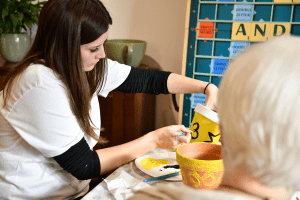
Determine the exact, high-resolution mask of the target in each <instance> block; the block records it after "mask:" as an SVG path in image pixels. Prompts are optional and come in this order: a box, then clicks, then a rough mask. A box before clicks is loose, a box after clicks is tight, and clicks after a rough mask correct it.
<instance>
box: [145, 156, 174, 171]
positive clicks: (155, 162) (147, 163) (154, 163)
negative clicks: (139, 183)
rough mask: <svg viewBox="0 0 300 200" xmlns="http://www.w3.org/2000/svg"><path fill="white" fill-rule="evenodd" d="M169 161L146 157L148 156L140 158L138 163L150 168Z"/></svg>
mask: <svg viewBox="0 0 300 200" xmlns="http://www.w3.org/2000/svg"><path fill="white" fill-rule="evenodd" d="M169 162H171V161H169V160H156V159H153V158H152V157H148V158H145V159H143V160H141V162H140V164H141V166H142V167H144V168H145V169H147V170H150V169H152V168H153V167H159V166H161V165H165V164H168V163H169Z"/></svg>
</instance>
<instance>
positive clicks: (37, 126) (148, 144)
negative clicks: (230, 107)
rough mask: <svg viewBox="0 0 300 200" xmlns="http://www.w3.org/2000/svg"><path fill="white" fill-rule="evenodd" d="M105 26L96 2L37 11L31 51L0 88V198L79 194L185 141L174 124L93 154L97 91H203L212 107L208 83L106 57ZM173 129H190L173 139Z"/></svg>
mask: <svg viewBox="0 0 300 200" xmlns="http://www.w3.org/2000/svg"><path fill="white" fill-rule="evenodd" d="M110 24H112V19H111V17H110V15H109V13H108V12H107V10H106V9H105V7H104V6H103V4H102V3H101V2H100V1H98V0H49V1H48V2H47V3H46V4H45V5H44V7H43V8H42V10H41V13H40V17H39V24H38V30H37V34H36V38H35V40H34V43H33V45H32V48H31V49H30V51H29V53H28V54H27V55H26V57H25V58H24V59H23V60H22V62H20V63H19V64H17V66H16V68H15V69H14V71H12V72H11V73H10V74H9V76H8V77H7V79H6V81H5V83H4V84H3V85H2V86H1V88H0V91H1V92H0V124H1V126H0V158H1V160H0V178H1V181H0V191H1V192H0V198H1V199H48V198H49V199H74V198H78V197H81V196H83V195H84V194H86V193H87V192H88V190H89V183H90V180H91V178H94V177H96V176H97V175H99V174H105V173H107V172H110V171H112V170H114V169H116V168H118V167H119V166H121V165H123V164H125V163H128V162H130V161H132V160H134V159H135V158H137V157H139V156H141V155H143V154H144V153H146V152H148V151H150V150H153V149H155V148H165V149H175V148H176V147H177V146H178V145H180V144H182V143H187V142H189V140H190V138H191V135H190V133H189V130H188V129H187V128H185V127H184V126H181V125H176V126H169V127H164V128H161V129H158V130H155V131H153V132H150V133H148V134H146V135H144V136H142V137H140V138H138V139H136V140H134V141H131V142H128V143H126V144H123V145H119V146H116V147H112V148H107V149H99V150H96V151H92V149H93V147H94V146H95V144H96V143H97V142H100V143H103V142H105V140H104V139H103V138H101V137H100V127H101V125H100V110H99V103H98V98H97V95H102V96H104V97H106V96H107V94H108V93H109V92H110V91H113V90H118V91H123V92H129V93H138V92H143V93H150V94H169V93H200V92H202V93H203V92H204V91H205V93H206V95H207V100H206V105H207V106H208V107H210V108H211V109H215V108H216V107H215V106H216V99H217V92H218V89H217V87H216V86H215V85H213V84H210V85H207V84H208V83H205V82H201V81H198V80H194V79H190V78H186V77H184V76H180V75H177V74H174V73H170V72H162V71H156V70H145V69H139V68H131V67H130V66H126V65H122V64H119V63H117V62H114V61H112V60H109V59H106V58H105V51H104V43H105V41H106V40H107V37H108V34H109V25H110ZM205 89H206V90H205ZM101 106H105V105H101ZM102 117H105V116H102ZM178 131H182V132H187V133H188V134H187V135H186V136H182V137H178V138H175V136H176V135H178V134H180V133H179V132H178Z"/></svg>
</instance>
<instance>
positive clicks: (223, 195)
mask: <svg viewBox="0 0 300 200" xmlns="http://www.w3.org/2000/svg"><path fill="white" fill-rule="evenodd" d="M137 199H142V200H157V199H160V200H183V199H187V200H211V199H224V200H244V199H245V198H244V197H243V196H240V195H236V194H233V193H229V192H224V191H218V190H197V189H194V188H191V187H188V186H186V185H183V184H182V185H181V186H177V185H174V184H160V185H157V186H155V187H147V188H145V189H142V190H137V191H135V192H134V195H133V196H132V197H131V198H129V200H137ZM245 200H246V199H245Z"/></svg>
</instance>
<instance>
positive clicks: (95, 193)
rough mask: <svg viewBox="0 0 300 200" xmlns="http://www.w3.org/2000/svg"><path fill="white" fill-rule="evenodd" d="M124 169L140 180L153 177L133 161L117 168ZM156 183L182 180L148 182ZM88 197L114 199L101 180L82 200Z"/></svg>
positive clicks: (179, 182) (87, 199) (156, 151)
mask: <svg viewBox="0 0 300 200" xmlns="http://www.w3.org/2000/svg"><path fill="white" fill-rule="evenodd" d="M164 151H166V150H163V149H155V150H153V151H149V152H148V153H146V154H145V155H151V154H159V153H162V152H164ZM120 169H121V170H124V171H125V172H127V173H128V174H130V175H131V176H132V177H134V178H136V179H139V180H141V181H143V180H145V179H148V178H153V177H151V176H149V175H147V174H145V173H144V172H142V171H141V170H140V169H139V168H137V166H136V165H135V163H134V161H132V162H130V163H128V164H126V165H123V166H121V167H120V168H119V169H118V170H120ZM113 175H114V172H113V173H112V174H111V175H109V176H108V177H107V178H106V179H108V178H109V177H110V176H113ZM158 183H173V184H176V185H177V184H178V185H182V184H183V183H182V181H165V180H157V181H151V182H148V183H147V184H149V185H150V186H155V185H157V184H158ZM90 199H95V200H100V199H106V200H116V198H115V197H114V196H113V195H112V194H111V193H110V191H109V190H108V188H107V183H106V182H105V181H102V182H101V183H100V184H99V185H98V186H96V187H95V188H94V189H93V190H91V191H90V192H89V193H88V194H86V195H85V197H84V198H82V200H90Z"/></svg>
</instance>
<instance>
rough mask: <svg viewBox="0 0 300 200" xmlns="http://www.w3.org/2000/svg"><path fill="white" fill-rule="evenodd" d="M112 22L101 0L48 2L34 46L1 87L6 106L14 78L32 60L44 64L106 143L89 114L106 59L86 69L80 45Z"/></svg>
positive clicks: (87, 126)
mask: <svg viewBox="0 0 300 200" xmlns="http://www.w3.org/2000/svg"><path fill="white" fill-rule="evenodd" d="M110 24H112V19H111V17H110V15H109V13H108V11H107V10H106V8H105V7H104V5H103V4H102V3H101V2H100V1H99V0H49V1H48V2H46V3H45V5H44V6H43V8H42V10H41V13H40V16H39V21H38V30H37V34H36V37H35V40H34V42H33V45H32V47H31V49H30V50H29V52H28V54H27V55H26V56H25V58H24V59H23V60H22V61H21V62H20V63H18V64H17V65H16V66H15V67H14V70H12V71H11V72H10V74H9V75H8V76H7V77H6V79H5V81H4V83H3V84H2V86H1V87H0V91H1V90H3V97H4V106H5V105H6V103H7V101H8V99H9V98H10V94H11V89H12V82H13V80H14V79H15V78H16V77H17V76H18V75H19V74H20V73H22V72H23V71H24V70H25V69H26V68H27V67H28V66H29V64H30V63H41V64H44V65H45V66H47V67H49V68H51V69H52V70H53V71H54V73H55V74H56V75H57V77H58V78H59V79H60V80H61V81H62V82H63V83H64V85H65V89H66V92H67V95H68V98H69V102H70V107H71V109H72V112H73V114H74V115H75V116H76V118H77V121H78V123H79V124H80V126H81V128H82V129H83V131H84V132H85V133H86V134H88V135H89V136H91V137H92V138H94V139H95V140H97V141H98V142H100V143H104V142H106V141H105V139H103V138H101V137H100V138H98V137H97V135H96V134H95V132H94V130H95V128H94V127H93V126H92V122H91V119H90V115H89V113H90V106H91V105H90V102H91V99H92V96H93V94H94V93H95V92H96V91H99V90H100V89H101V88H102V86H103V84H104V83H105V79H106V75H105V74H106V59H100V61H99V62H98V63H97V64H96V66H95V67H94V69H93V70H91V71H88V72H85V71H84V68H83V66H82V61H81V51H80V45H83V44H87V43H91V42H93V41H95V40H96V39H98V38H99V37H100V36H101V35H102V34H103V33H105V32H106V31H107V30H108V27H109V25H110ZM4 89H5V90H4ZM99 128H100V127H99Z"/></svg>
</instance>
